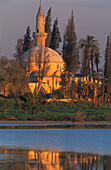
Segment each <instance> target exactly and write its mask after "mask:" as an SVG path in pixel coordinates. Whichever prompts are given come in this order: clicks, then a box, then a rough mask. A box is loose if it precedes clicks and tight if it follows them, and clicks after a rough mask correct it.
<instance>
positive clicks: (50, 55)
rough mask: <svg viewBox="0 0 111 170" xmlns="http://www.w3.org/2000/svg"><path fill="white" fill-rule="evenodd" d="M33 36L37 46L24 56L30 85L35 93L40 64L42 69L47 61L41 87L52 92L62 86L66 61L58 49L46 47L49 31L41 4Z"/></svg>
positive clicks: (47, 91)
mask: <svg viewBox="0 0 111 170" xmlns="http://www.w3.org/2000/svg"><path fill="white" fill-rule="evenodd" d="M33 37H34V40H35V47H34V48H32V49H30V50H29V51H27V52H25V53H24V54H23V57H24V58H26V60H27V63H28V66H27V76H29V77H30V83H29V87H30V90H31V92H32V93H33V92H34V90H35V88H36V86H37V81H39V80H38V77H39V73H40V70H39V69H40V67H39V66H40V65H39V64H40V62H41V63H42V64H41V69H44V68H43V66H44V63H45V64H46V67H47V68H48V69H46V68H45V75H44V78H43V81H42V86H41V89H43V90H44V91H45V92H46V93H51V92H52V91H53V90H56V89H59V88H60V81H61V78H60V76H61V72H62V70H63V65H64V62H63V59H62V57H61V56H60V55H59V54H58V53H57V52H56V51H54V50H52V49H50V48H48V47H45V40H46V38H47V33H45V17H44V14H43V10H42V6H41V4H40V7H39V10H38V13H37V17H36V32H35V33H33ZM29 67H30V69H29Z"/></svg>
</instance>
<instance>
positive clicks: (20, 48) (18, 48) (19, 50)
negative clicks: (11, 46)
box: [13, 37, 24, 62]
mask: <svg viewBox="0 0 111 170" xmlns="http://www.w3.org/2000/svg"><path fill="white" fill-rule="evenodd" d="M23 43H24V39H23V37H22V38H20V39H18V40H17V45H16V46H15V51H16V53H14V55H13V57H14V58H15V59H16V60H17V61H19V62H22V58H21V56H22V54H23V53H24V50H23Z"/></svg>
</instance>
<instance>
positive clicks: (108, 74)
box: [104, 36, 111, 78]
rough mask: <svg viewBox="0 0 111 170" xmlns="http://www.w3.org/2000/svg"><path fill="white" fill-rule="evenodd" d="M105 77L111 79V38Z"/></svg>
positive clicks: (108, 40) (106, 52) (109, 38)
mask: <svg viewBox="0 0 111 170" xmlns="http://www.w3.org/2000/svg"><path fill="white" fill-rule="evenodd" d="M104 76H106V77H107V78H111V37H110V36H108V37H107V44H106V50H105V69H104Z"/></svg>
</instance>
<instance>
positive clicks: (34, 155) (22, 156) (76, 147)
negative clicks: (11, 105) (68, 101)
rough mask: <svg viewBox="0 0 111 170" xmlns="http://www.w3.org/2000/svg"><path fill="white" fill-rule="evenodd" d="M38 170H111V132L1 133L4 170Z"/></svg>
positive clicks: (21, 130) (39, 130) (33, 130)
mask: <svg viewBox="0 0 111 170" xmlns="http://www.w3.org/2000/svg"><path fill="white" fill-rule="evenodd" d="M12 165H13V166H12ZM34 168H35V169H40V170H44V169H45V170H53V169H55V170H56V169H57V170H59V169H60V170H65V169H68V170H70V169H71V170H72V169H74V170H76V169H77V170H82V169H83V170H87V169H88V170H90V169H92V170H103V169H105V170H111V129H44V130H42V129H0V170H2V169H3V170H13V169H15V170H19V169H20V170H22V169H24V170H35V169H34Z"/></svg>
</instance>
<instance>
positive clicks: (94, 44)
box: [79, 35, 99, 74]
mask: <svg viewBox="0 0 111 170" xmlns="http://www.w3.org/2000/svg"><path fill="white" fill-rule="evenodd" d="M79 47H80V48H83V49H84V50H86V51H87V53H86V54H87V63H88V73H89V74H90V73H91V72H90V54H91V50H93V52H94V49H97V48H99V43H98V41H97V40H95V37H94V36H92V35H87V36H86V37H85V39H83V38H82V39H81V40H80V41H79ZM92 59H93V56H92Z"/></svg>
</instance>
